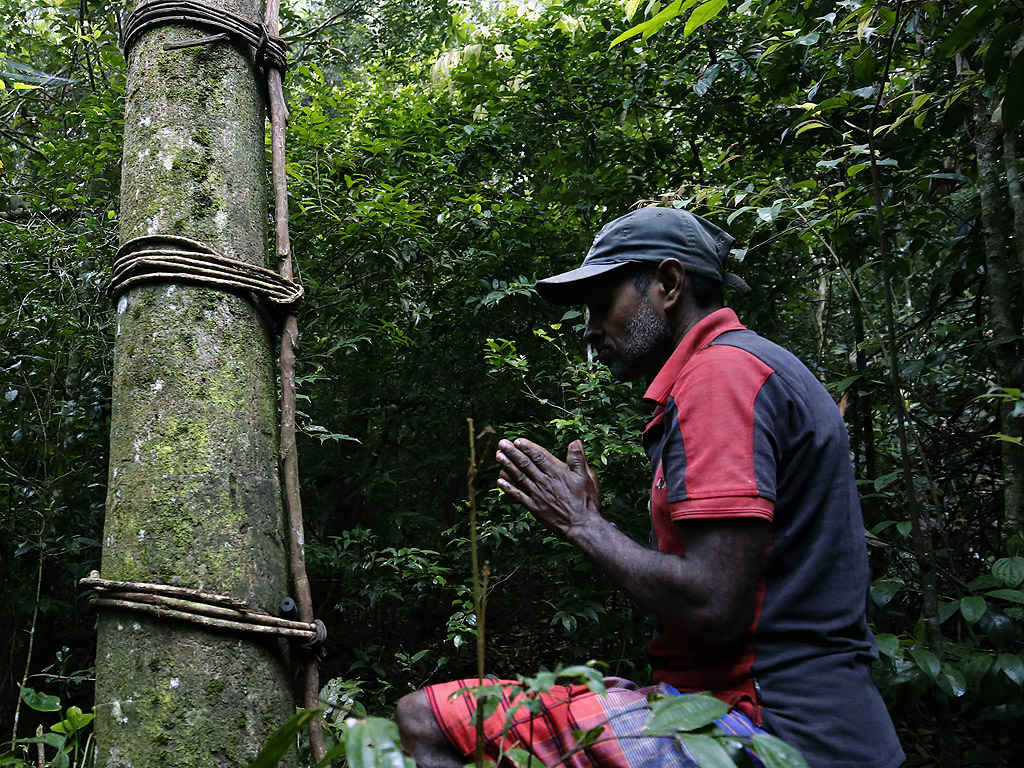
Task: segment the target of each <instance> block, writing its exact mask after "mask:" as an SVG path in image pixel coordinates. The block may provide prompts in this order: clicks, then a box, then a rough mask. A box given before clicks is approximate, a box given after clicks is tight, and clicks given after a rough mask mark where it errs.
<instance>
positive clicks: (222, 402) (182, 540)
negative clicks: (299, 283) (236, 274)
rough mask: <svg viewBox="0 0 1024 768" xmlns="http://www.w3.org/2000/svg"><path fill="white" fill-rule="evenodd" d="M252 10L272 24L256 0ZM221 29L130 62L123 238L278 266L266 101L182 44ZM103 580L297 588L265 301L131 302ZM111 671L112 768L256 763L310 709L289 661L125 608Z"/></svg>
mask: <svg viewBox="0 0 1024 768" xmlns="http://www.w3.org/2000/svg"><path fill="white" fill-rule="evenodd" d="M226 7H228V8H229V9H230V10H233V11H235V12H236V13H241V14H244V15H248V16H250V17H251V18H254V19H255V18H258V16H259V11H260V9H259V8H258V7H257V6H256V5H254V4H251V3H246V4H244V5H243V4H240V3H239V0H231V2H230V3H229V4H227V5H226ZM208 34H209V31H208V30H201V29H197V28H189V27H183V26H167V27H162V28H159V29H156V30H152V31H150V32H148V33H146V34H145V35H144V36H143V37H142V38H141V39H140V41H139V42H138V43H137V44H136V45H135V46H134V47H133V49H132V51H131V52H130V60H129V64H128V93H127V103H126V107H125V139H124V160H123V169H122V170H123V182H122V200H121V238H122V241H124V240H127V239H130V238H133V237H137V236H139V235H158V234H174V235H183V236H186V237H191V238H194V239H197V240H202V241H204V242H206V243H208V244H209V245H211V246H213V247H214V248H216V249H217V250H219V251H221V252H222V253H224V254H225V255H227V256H230V257H232V258H236V259H241V260H244V261H248V262H251V263H254V264H263V263H264V224H265V221H266V218H267V203H266V193H265V187H266V175H265V170H264V108H263V102H262V98H261V96H260V88H259V86H258V84H257V80H256V76H255V74H254V68H253V64H252V61H251V57H249V56H248V55H243V54H242V53H240V52H239V51H238V49H236V48H235V47H234V46H233V45H231V44H228V43H223V42H220V43H214V44H212V45H207V46H202V47H194V48H186V49H180V50H171V51H166V50H164V49H163V44H164V43H166V42H170V41H174V40H182V39H188V38H195V37H203V36H206V35H208ZM116 312H117V318H116V319H117V325H116V327H117V337H116V344H115V353H114V354H115V359H114V382H113V414H112V419H111V434H110V476H109V490H108V496H107V507H106V522H105V528H104V535H103V563H102V575H103V576H104V577H105V578H108V579H125V580H135V581H155V582H162V583H166V584H176V585H181V586H187V587H201V588H203V589H206V590H210V591H216V592H220V593H223V594H228V595H233V596H236V597H241V598H244V599H247V600H250V601H253V602H255V603H257V604H260V605H262V606H264V607H266V608H268V609H273V607H274V606H276V605H277V603H278V602H279V601H280V599H281V597H283V596H284V595H285V594H286V591H287V564H286V547H285V541H284V535H285V526H284V517H283V510H282V503H281V493H280V487H279V481H278V463H277V393H276V385H275V377H274V365H273V340H272V338H271V336H270V335H269V332H268V328H267V326H266V323H265V321H264V319H263V318H262V317H261V315H260V313H259V312H258V311H257V310H256V309H255V308H254V307H253V305H252V304H251V303H250V301H249V300H247V299H246V298H243V297H240V296H235V295H232V294H228V293H222V292H219V291H215V290H210V289H206V288H201V287H195V286H189V285H186V284H171V283H163V284H152V285H143V286H141V287H135V288H132V289H130V290H129V291H128V292H127V293H125V294H124V295H123V296H122V297H121V298H120V299H119V301H118V304H117V308H116ZM98 632H99V638H98V648H97V660H96V676H97V680H96V713H97V718H96V739H97V744H98V748H99V754H98V764H99V765H101V766H133V768H145V767H148V766H152V767H153V768H156V766H161V767H162V768H166V767H167V766H221V765H224V766H227V765H233V766H234V765H241V764H242V763H244V762H246V761H248V760H251V759H252V758H253V757H254V756H255V754H256V752H257V750H258V749H259V746H260V744H261V743H262V741H263V739H264V738H265V737H266V735H267V734H268V733H269V732H270V731H271V730H272V729H273V728H274V727H275V726H277V725H279V724H280V723H281V722H282V721H283V720H284V719H285V718H286V717H288V715H289V714H291V712H292V711H293V702H292V695H291V692H290V688H289V672H288V667H287V663H286V652H285V651H286V649H285V648H284V647H283V645H282V644H281V643H279V642H278V641H274V640H260V639H257V638H255V637H253V638H250V637H241V636H238V635H234V634H228V633H212V632H209V631H205V630H200V629H198V628H191V627H189V626H186V625H182V624H178V623H173V622H170V621H158V620H154V619H150V618H148V617H144V616H141V615H138V614H130V613H122V612H105V613H103V614H102V615H101V616H100V619H99V628H98Z"/></svg>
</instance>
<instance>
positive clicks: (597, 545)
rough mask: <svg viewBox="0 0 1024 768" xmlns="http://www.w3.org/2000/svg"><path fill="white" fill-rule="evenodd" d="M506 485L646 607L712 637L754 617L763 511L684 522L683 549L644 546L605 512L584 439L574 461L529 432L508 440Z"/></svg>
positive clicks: (734, 632) (727, 638)
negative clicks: (563, 458)
mask: <svg viewBox="0 0 1024 768" xmlns="http://www.w3.org/2000/svg"><path fill="white" fill-rule="evenodd" d="M496 458H497V460H498V463H500V464H501V476H500V478H499V479H498V487H500V488H501V489H502V491H504V492H505V493H506V494H508V495H509V496H510V497H511V498H512V499H513V500H514V501H517V502H519V503H520V504H522V505H523V506H524V507H526V508H527V509H528V510H529V511H530V512H531V513H532V514H533V516H534V517H536V518H537V519H538V520H540V521H541V522H542V523H544V525H546V526H547V527H548V528H550V529H552V530H553V531H555V532H556V533H557V534H559V535H560V536H562V537H563V538H565V539H566V540H568V541H569V543H571V544H573V545H575V546H576V547H578V548H579V549H581V550H582V551H583V552H585V553H586V554H587V555H589V556H590V557H591V558H592V559H593V560H594V561H595V562H596V563H597V564H598V565H599V566H600V567H601V568H603V569H604V571H605V572H606V573H607V574H608V575H609V576H610V577H611V578H612V580H613V581H614V582H615V583H617V584H618V585H619V586H620V587H621V588H622V589H623V590H624V591H625V592H626V594H628V595H629V596H630V597H631V598H632V599H633V600H634V601H635V602H636V603H637V604H638V605H640V606H641V607H642V608H644V609H645V610H647V611H649V612H650V613H653V614H655V615H657V616H660V617H661V618H662V619H664V620H666V621H670V622H672V623H674V624H676V625H677V626H679V627H685V628H686V629H687V630H688V631H689V632H691V633H692V634H694V635H696V636H698V637H701V638H703V639H704V640H705V641H707V642H715V643H718V644H720V645H728V644H730V643H733V642H736V641H737V640H738V639H739V637H740V636H741V635H742V634H743V633H744V632H745V631H746V630H747V628H748V627H749V626H750V622H751V621H752V619H753V617H754V606H755V601H756V590H757V584H758V579H759V577H760V574H761V568H762V565H763V563H764V556H765V551H766V549H767V546H768V530H769V529H768V523H767V521H765V520H759V519H743V518H740V519H727V520H693V521H689V522H687V523H685V524H684V523H678V524H677V525H678V526H679V531H680V536H681V537H682V540H683V542H684V544H685V546H686V551H685V553H684V554H681V555H675V554H668V553H664V552H659V551H657V550H656V549H649V548H647V547H644V546H642V545H640V544H638V543H636V542H635V541H633V540H632V539H631V538H629V537H628V536H626V535H625V534H624V533H622V532H621V531H620V530H618V529H617V528H616V527H615V526H614V525H612V523H611V522H609V521H608V520H606V519H605V518H604V517H603V516H602V515H601V497H600V490H599V487H598V483H597V476H596V475H594V473H593V471H591V469H590V466H589V465H588V464H587V458H586V456H585V455H584V453H583V443H582V442H580V441H579V440H576V441H574V442H573V443H572V444H571V445H570V446H569V452H568V454H567V456H566V461H564V462H563V461H561V460H559V459H557V458H555V456H553V455H552V454H551V453H550V452H549V451H547V450H545V449H544V448H542V447H541V446H539V445H537V444H536V443H533V442H531V441H529V440H526V439H525V438H521V437H520V438H516V440H515V441H509V440H502V441H501V442H499V443H498V452H497V455H496Z"/></svg>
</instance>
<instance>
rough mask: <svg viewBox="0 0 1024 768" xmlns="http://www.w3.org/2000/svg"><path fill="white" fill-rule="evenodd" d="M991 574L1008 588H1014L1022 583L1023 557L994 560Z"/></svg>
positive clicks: (1023, 575) (1023, 573)
mask: <svg viewBox="0 0 1024 768" xmlns="http://www.w3.org/2000/svg"><path fill="white" fill-rule="evenodd" d="M992 573H994V574H995V575H996V576H998V577H999V579H1000V580H1001V581H1002V582H1003V583H1004V584H1005V585H1006V586H1008V587H1016V586H1017V585H1018V584H1020V583H1021V582H1022V581H1024V557H1003V558H1000V559H999V560H996V562H995V564H993V566H992Z"/></svg>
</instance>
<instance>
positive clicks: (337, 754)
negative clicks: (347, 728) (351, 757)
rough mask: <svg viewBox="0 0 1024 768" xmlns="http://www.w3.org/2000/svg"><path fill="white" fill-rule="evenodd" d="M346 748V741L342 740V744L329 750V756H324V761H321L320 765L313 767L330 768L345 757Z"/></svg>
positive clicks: (339, 743)
mask: <svg viewBox="0 0 1024 768" xmlns="http://www.w3.org/2000/svg"><path fill="white" fill-rule="evenodd" d="M345 747H346V744H345V740H344V739H342V740H341V741H340V742H338V743H337V744H335V745H334V746H333V747H331V748H330V749H329V750H327V754H325V755H324V757H323V760H321V761H320V762H319V763H317V764H316V765H315V766H313V768H328V766H330V765H331V763H333V762H334V761H335V760H337V759H338V758H341V757H344V756H345Z"/></svg>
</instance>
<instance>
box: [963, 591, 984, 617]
mask: <svg viewBox="0 0 1024 768" xmlns="http://www.w3.org/2000/svg"><path fill="white" fill-rule="evenodd" d="M985 610H986V608H985V598H983V597H978V596H976V595H972V596H971V597H965V598H963V599H962V600H960V614H961V615H962V616H963V617H964V621H966V622H967V623H968V624H973V623H974V622H976V621H977V620H978V619H980V618H981V617H982V616H984V615H985Z"/></svg>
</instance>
